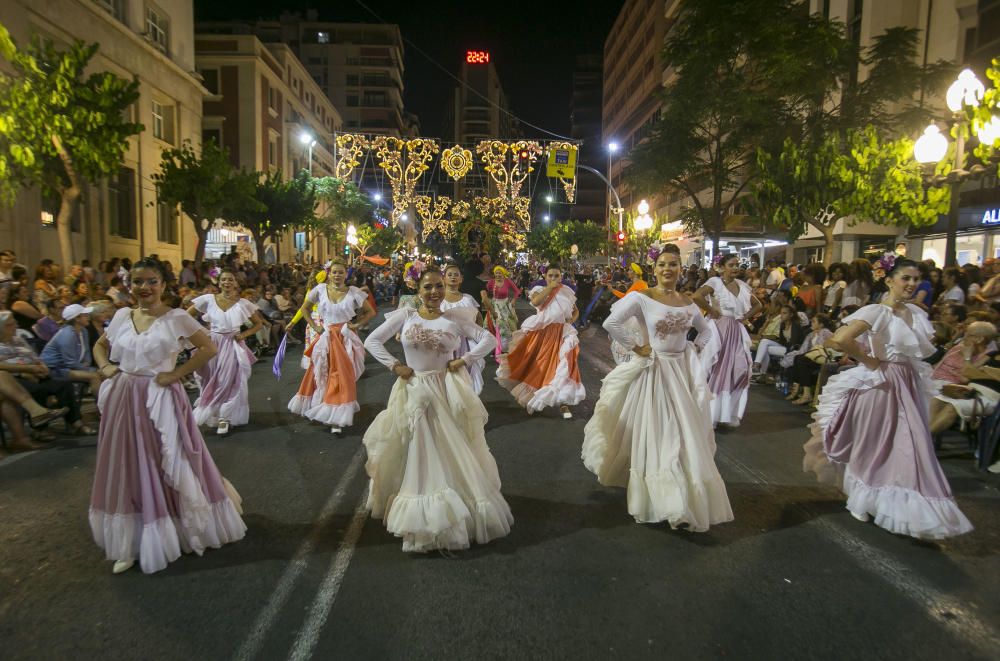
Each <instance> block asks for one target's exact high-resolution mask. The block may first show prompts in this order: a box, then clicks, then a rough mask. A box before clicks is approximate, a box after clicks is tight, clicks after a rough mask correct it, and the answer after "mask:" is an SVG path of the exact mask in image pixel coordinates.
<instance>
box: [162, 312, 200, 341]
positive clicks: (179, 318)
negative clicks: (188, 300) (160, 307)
mask: <svg viewBox="0 0 1000 661" xmlns="http://www.w3.org/2000/svg"><path fill="white" fill-rule="evenodd" d="M163 323H164V324H165V325H166V326H167V328H168V329H169V330H170V335H171V337H173V338H181V337H191V336H192V335H194V334H195V333H197V332H198V331H200V330H204V329H203V328H202V325H201V324H199V323H198V322H197V321H195V320H194V319H192V318H191V315H189V314H188V313H187V312H184V311H183V310H177V309H174V310H171V311H170V312H168V313H166V314H165V315H163Z"/></svg>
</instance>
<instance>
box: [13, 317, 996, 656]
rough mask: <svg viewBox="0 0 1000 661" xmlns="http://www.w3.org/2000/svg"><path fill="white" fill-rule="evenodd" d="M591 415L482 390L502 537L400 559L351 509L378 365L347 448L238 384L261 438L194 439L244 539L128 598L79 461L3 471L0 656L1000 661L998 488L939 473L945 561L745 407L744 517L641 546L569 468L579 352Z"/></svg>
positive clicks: (964, 470) (61, 451) (958, 470)
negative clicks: (807, 465)
mask: <svg viewBox="0 0 1000 661" xmlns="http://www.w3.org/2000/svg"><path fill="white" fill-rule="evenodd" d="M582 356H583V357H582V358H581V369H582V371H583V374H584V378H585V382H586V385H587V388H588V399H587V401H586V402H585V403H583V404H582V405H580V406H579V407H577V409H576V417H575V418H574V419H573V420H571V421H564V420H562V419H560V418H559V417H558V413H557V412H555V411H552V412H546V413H543V414H540V415H534V416H531V417H528V416H527V415H526V414H525V413H524V412H523V411H522V410H520V409H519V408H518V407H516V406H515V405H514V403H513V401H512V400H511V398H510V397H509V396H507V394H506V392H505V391H503V390H502V389H501V388H500V387H499V386H497V385H496V383H495V382H494V381H493V380H492V374H493V371H494V369H495V366H488V367H487V370H488V377H487V387H486V389H485V391H484V395H483V396H484V400H485V402H486V406H487V409H488V411H489V413H490V421H489V424H488V427H487V439H488V441H489V443H490V446H491V448H492V450H493V453H494V454H495V456H496V458H497V460H498V462H499V465H500V471H501V475H502V478H503V491H504V495H505V496H506V498H507V500H508V501H509V503H510V505H511V508H512V510H513V512H514V517H515V523H514V527H513V530H512V532H511V535H510V536H509V537H507V538H505V539H502V540H499V541H497V542H494V543H492V544H489V545H486V546H483V547H474V548H473V549H471V550H469V551H465V552H461V553H455V554H448V555H441V554H428V555H405V554H403V553H402V551H401V550H400V541H399V540H397V539H396V538H394V537H392V536H390V535H388V534H387V533H386V532H385V531H384V529H383V527H382V525H381V523H380V522H378V521H374V520H371V519H370V518H368V517H367V516H366V512H365V511H364V498H365V489H366V478H365V474H364V452H363V450H362V449H361V435H362V433H363V431H364V429H365V428H366V427H367V425H368V423H369V422H370V421H371V420H372V418H373V417H374V416H375V415H376V414H377V413H378V412H379V410H380V409H381V408H382V406H383V403H384V401H385V399H386V397H387V394H388V391H389V388H390V386H391V384H392V380H393V377H391V375H390V374H389V373H388V372H387V371H386V370H385V369H383V368H382V367H381V366H380V365H377V364H376V363H374V361H371V360H369V363H368V370H367V372H366V373H365V375H364V377H363V378H362V380H361V382H360V386H359V387H360V398H361V401H362V409H361V412H360V414H359V415H358V417H357V419H356V424H355V426H354V427H353V428H351V429H350V430H349V432H348V433H347V434H346V435H345V437H343V438H336V437H333V436H331V435H330V434H329V433H328V429H327V428H325V427H321V426H319V425H315V424H311V423H308V422H306V421H303V420H302V419H301V418H297V417H295V416H292V415H291V414H289V413H288V412H287V411H286V409H285V404H286V402H287V400H288V398H289V397H290V396H291V394H292V393H293V391H294V390H295V388H296V384H297V382H298V379H299V377H300V375H301V370H300V369H299V368H298V365H297V361H298V357H299V354H298V353H297V352H290V354H289V359H288V361H287V362H286V370H285V376H284V378H283V379H281V381H280V382H277V381H276V380H275V379H274V377H273V376H272V375H271V372H270V364H269V362H265V363H261V364H258V365H257V366H256V367H255V369H254V377H253V380H252V382H251V384H252V385H251V388H252V410H253V416H252V423H251V424H250V425H249V426H247V427H245V428H240V429H238V430H236V431H235V432H234V433H232V434H231V435H229V436H227V437H223V438H219V437H216V436H215V435H214V433H213V432H208V433H206V437H207V439H208V444H209V447H210V448H211V451H212V454H213V456H214V457H215V460H216V462H217V464H218V465H219V467H220V468H221V470H222V472H223V473H224V474H225V475H226V476H227V477H228V478H229V479H230V480H231V481H232V482H233V483H234V484H235V485H236V487H237V488H238V489H239V491H240V492H241V493H242V495H243V497H244V503H243V505H244V509H245V512H246V515H245V519H246V522H247V525H248V526H249V532H248V534H247V537H246V539H245V540H243V541H242V542H240V543H238V544H234V545H230V546H227V547H225V548H223V549H221V550H213V551H209V552H207V553H206V554H205V555H204V556H203V557H196V556H185V557H183V558H181V559H180V560H178V561H177V562H175V563H173V564H171V565H170V566H169V567H168V568H167V569H166V570H165V571H162V572H160V573H158V574H155V575H152V576H145V575H143V574H142V573H141V572H139V571H138V570H137V569H133V570H131V571H129V572H127V573H125V574H122V575H120V576H114V575H112V574H111V565H110V563H108V562H106V561H105V560H104V559H103V555H102V553H101V552H100V551H99V549H98V548H97V547H96V546H95V545H94V544H93V542H92V541H91V539H90V534H89V531H88V528H87V517H86V514H87V503H88V498H89V492H90V483H91V479H92V475H93V470H94V456H95V450H94V446H95V440H94V439H86V440H84V441H81V442H78V443H75V442H57V443H56V444H55V445H54V447H52V448H50V449H46V450H44V451H40V452H34V453H29V454H22V455H15V456H13V457H11V458H8V459H6V460H4V461H3V462H0V659H46V660H48V659H102V660H103V659H107V660H112V659H152V660H158V659H178V660H184V661H190V660H192V659H213V660H214V659H219V660H222V659H285V658H290V659H305V658H317V659H477V660H478V659H610V658H620V659H646V658H648V659H664V658H675V659H705V658H726V659H786V658H787V659H813V658H815V659H838V660H839V659H906V660H916V659H933V660H935V661H940V660H941V659H949V660H950V659H991V658H992V659H996V658H1000V589H998V588H1000V517H998V506H1000V493H998V486H1000V476H995V475H985V474H981V473H977V472H975V471H973V470H972V467H971V459H970V456H969V455H968V454H967V453H966V452H965V451H964V448H963V446H962V440H961V439H959V438H958V437H955V438H953V439H951V445H950V448H949V449H948V451H947V452H946V453H945V454H944V455H943V462H944V465H945V467H946V470H947V473H948V476H949V478H950V479H951V484H952V487H953V489H954V491H955V493H956V495H957V497H958V500H959V503H960V505H961V507H962V509H963V510H964V511H965V513H966V514H967V515H968V516H969V518H970V519H971V520H972V522H973V523H974V524H975V525H976V530H975V531H974V532H973V533H971V534H969V535H966V536H963V537H961V538H958V539H954V540H950V541H947V542H942V543H924V542H918V541H914V540H912V539H908V538H903V537H896V536H893V535H891V534H889V533H886V532H884V531H882V530H880V529H878V528H876V527H875V526H874V525H872V524H862V523H859V522H857V521H855V520H854V519H852V518H851V517H850V515H849V514H848V513H847V512H846V511H845V510H844V508H843V502H842V500H841V498H840V497H839V495H838V493H837V492H836V491H835V490H833V489H831V488H827V487H821V486H819V485H817V484H816V482H815V481H814V479H813V478H812V477H811V476H808V475H805V474H803V473H802V471H801V460H802V451H801V446H802V444H803V443H804V442H805V440H806V439H807V436H808V434H807V431H806V424H807V423H808V421H809V420H808V417H807V415H806V414H805V413H804V412H803V411H802V410H801V409H798V408H796V407H793V406H792V405H790V404H787V403H785V402H784V401H783V400H782V399H781V398H780V397H779V395H778V393H777V392H776V391H775V390H774V389H773V388H769V387H766V386H755V387H754V389H753V390H752V392H751V397H750V405H749V411H748V413H747V416H746V418H745V420H744V424H743V426H742V427H740V428H739V429H737V430H732V431H724V432H720V433H719V435H718V442H719V453H718V456H717V460H718V463H719V466H720V470H721V471H722V475H723V477H724V478H725V479H726V483H727V487H728V489H729V495H730V499H731V501H732V504H733V510H734V512H735V516H736V520H735V521H734V522H733V523H730V524H726V525H721V526H717V527H715V528H712V530H711V531H710V532H708V533H704V534H694V533H687V532H684V531H672V530H670V529H669V527H667V526H664V525H637V524H636V523H634V522H633V521H632V520H631V518H630V517H629V516H628V514H627V513H626V510H625V496H624V493H623V491H621V490H616V489H608V488H603V487H601V486H600V485H598V484H597V481H596V479H595V478H594V477H593V476H592V475H591V474H590V473H588V472H587V471H586V469H584V467H583V464H582V463H581V460H580V444H581V442H582V439H583V427H584V423H585V421H586V419H587V417H588V416H589V415H590V412H591V410H592V408H593V402H594V399H596V396H597V393H598V388H599V382H600V378H601V377H602V376H603V374H605V373H606V372H607V370H608V369H609V367H610V363H611V358H610V354H609V352H608V349H607V338H606V336H605V335H604V333H603V331H601V330H600V329H589V330H588V331H585V332H584V333H583V351H582Z"/></svg>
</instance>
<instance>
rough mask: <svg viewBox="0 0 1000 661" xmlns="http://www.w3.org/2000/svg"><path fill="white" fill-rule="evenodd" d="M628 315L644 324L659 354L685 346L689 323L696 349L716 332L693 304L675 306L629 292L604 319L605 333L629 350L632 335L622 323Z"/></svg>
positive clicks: (632, 339) (632, 346)
mask: <svg viewBox="0 0 1000 661" xmlns="http://www.w3.org/2000/svg"><path fill="white" fill-rule="evenodd" d="M630 317H635V318H636V319H638V320H639V323H640V324H642V325H643V326H644V331H645V333H646V337H647V338H649V346H650V347H651V348H652V349H653V351H656V352H658V353H678V352H681V351H683V350H684V348H685V346H687V341H688V340H687V332H688V329H689V328H691V327H692V326H694V328H695V330H697V331H698V337H697V339H696V340H695V346H696V347H698V348H702V347H704V346H705V345H706V344H707V343H709V342H711V340H712V339H713V337H715V334H716V331H715V326H714V324H710V323H709V322H708V321H707V320H706V319H705V317H704V316H703V315H702V314H701V310H700V309H699V308H698V306H697V305H695V304H694V303H691V304H690V305H686V306H684V307H677V306H674V305H666V304H664V303H660V302H659V301H656V300H654V299H652V298H650V297H649V296H646V295H645V294H643V293H641V292H632V293H631V294H628V295H627V296H625V298H623V299H621V300H620V301H618V302H616V303H615V304H614V305H612V306H611V314H609V315H608V318H607V319H606V320H605V321H604V329H605V330H606V331H608V335H610V336H611V337H612V339H614V340H616V341H617V342H618V343H619V344H621V345H622V346H623V347H625V348H627V349H629V350H631V349H634V348H635V346H636V340H635V337H633V335H632V334H631V333H630V332H629V330H628V328H627V327H626V326H625V321H626V320H627V319H629V318H630Z"/></svg>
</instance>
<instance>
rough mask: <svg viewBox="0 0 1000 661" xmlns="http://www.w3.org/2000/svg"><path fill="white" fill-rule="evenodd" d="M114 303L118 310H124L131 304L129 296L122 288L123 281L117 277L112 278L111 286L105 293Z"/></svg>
mask: <svg viewBox="0 0 1000 661" xmlns="http://www.w3.org/2000/svg"><path fill="white" fill-rule="evenodd" d="M105 294H107V295H108V296H110V297H111V300H112V301H114V304H115V307H116V308H123V307H126V306H127V305H128V304H129V295H128V292H127V291H125V287H123V286H122V279H121V278H120V277H118V276H117V275H115V276H111V286H110V287H108V290H107V291H106V292H105Z"/></svg>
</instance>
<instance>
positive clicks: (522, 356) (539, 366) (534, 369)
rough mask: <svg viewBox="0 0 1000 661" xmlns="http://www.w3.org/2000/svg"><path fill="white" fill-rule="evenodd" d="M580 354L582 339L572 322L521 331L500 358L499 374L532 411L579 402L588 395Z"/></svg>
mask: <svg viewBox="0 0 1000 661" xmlns="http://www.w3.org/2000/svg"><path fill="white" fill-rule="evenodd" d="M579 354H580V340H579V338H578V337H577V334H576V329H575V328H573V327H572V326H571V325H569V324H562V323H555V324H549V325H548V326H545V327H543V328H541V329H539V330H532V331H518V332H516V333H514V339H513V341H512V342H511V350H510V353H508V354H506V355H504V356H501V358H500V366H499V367H498V368H497V377H496V378H497V381H498V382H499V383H500V385H502V386H503V387H504V388H506V389H507V390H509V391H510V394H511V395H513V396H514V399H516V400H517V403H518V404H520V405H521V406H523V407H525V408H526V409H528V412H529V413H535V412H537V411H541V410H542V409H544V408H545V407H547V406H560V405H562V404H567V405H571V406H572V405H574V404H579V403H580V402H581V401H583V398H584V397H586V396H587V391H586V390H585V389H584V387H583V383H582V382H581V381H580V369H579V366H578V365H577V360H578V358H579Z"/></svg>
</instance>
